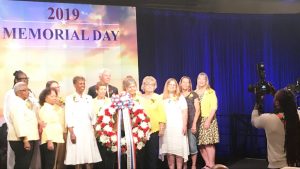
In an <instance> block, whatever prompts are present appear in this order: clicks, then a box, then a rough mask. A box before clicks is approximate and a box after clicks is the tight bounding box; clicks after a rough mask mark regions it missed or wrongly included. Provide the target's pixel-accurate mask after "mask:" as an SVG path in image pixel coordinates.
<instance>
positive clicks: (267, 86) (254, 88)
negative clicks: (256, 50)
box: [248, 63, 276, 113]
mask: <svg viewBox="0 0 300 169" xmlns="http://www.w3.org/2000/svg"><path fill="white" fill-rule="evenodd" d="M256 69H257V72H258V76H259V81H258V82H257V83H256V84H250V85H249V86H248V91H249V92H251V93H254V94H255V96H256V100H255V101H256V105H257V106H258V110H259V112H260V113H262V112H263V100H262V98H263V97H262V96H264V95H266V94H272V95H274V94H275V92H276V91H275V88H274V87H273V85H272V84H271V83H270V82H268V81H266V73H265V65H264V64H263V63H259V64H257V65H256Z"/></svg>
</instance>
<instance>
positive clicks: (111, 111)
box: [108, 107, 116, 115]
mask: <svg viewBox="0 0 300 169" xmlns="http://www.w3.org/2000/svg"><path fill="white" fill-rule="evenodd" d="M108 111H109V113H110V114H111V115H114V114H115V112H116V109H115V108H112V107H109V108H108Z"/></svg>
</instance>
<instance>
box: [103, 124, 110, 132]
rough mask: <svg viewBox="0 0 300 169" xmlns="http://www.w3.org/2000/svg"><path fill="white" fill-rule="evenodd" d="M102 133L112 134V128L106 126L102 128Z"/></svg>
mask: <svg viewBox="0 0 300 169" xmlns="http://www.w3.org/2000/svg"><path fill="white" fill-rule="evenodd" d="M103 130H104V131H108V132H112V128H111V127H110V126H109V125H106V126H105V127H104V128H103Z"/></svg>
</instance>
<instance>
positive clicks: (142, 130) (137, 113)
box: [96, 104, 151, 153]
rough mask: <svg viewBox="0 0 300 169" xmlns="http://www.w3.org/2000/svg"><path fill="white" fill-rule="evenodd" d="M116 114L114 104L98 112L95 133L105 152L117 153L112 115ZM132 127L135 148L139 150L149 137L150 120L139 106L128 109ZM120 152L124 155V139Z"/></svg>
mask: <svg viewBox="0 0 300 169" xmlns="http://www.w3.org/2000/svg"><path fill="white" fill-rule="evenodd" d="M116 112H117V108H116V106H115V105H114V104H112V105H110V106H109V107H108V108H106V109H104V110H103V111H100V112H99V116H98V120H97V124H96V131H97V135H98V137H99V141H100V142H101V143H102V145H103V146H105V147H106V148H107V150H109V151H112V152H116V151H118V148H117V143H118V134H117V131H115V130H114V124H115V120H114V118H113V117H114V115H115V114H116ZM129 113H130V117H131V125H132V136H133V142H134V146H135V148H137V149H138V150H141V149H142V148H143V147H144V146H145V143H146V142H147V140H149V137H150V128H151V126H150V119H149V117H148V116H147V114H146V113H145V112H144V110H143V109H142V108H141V107H140V106H139V105H134V106H133V108H132V109H129ZM121 149H122V150H121V151H122V153H126V151H127V146H126V139H125V137H122V138H121Z"/></svg>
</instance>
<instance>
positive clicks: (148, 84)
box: [145, 83, 155, 86]
mask: <svg viewBox="0 0 300 169" xmlns="http://www.w3.org/2000/svg"><path fill="white" fill-rule="evenodd" d="M145 86H155V84H154V83H145Z"/></svg>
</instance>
